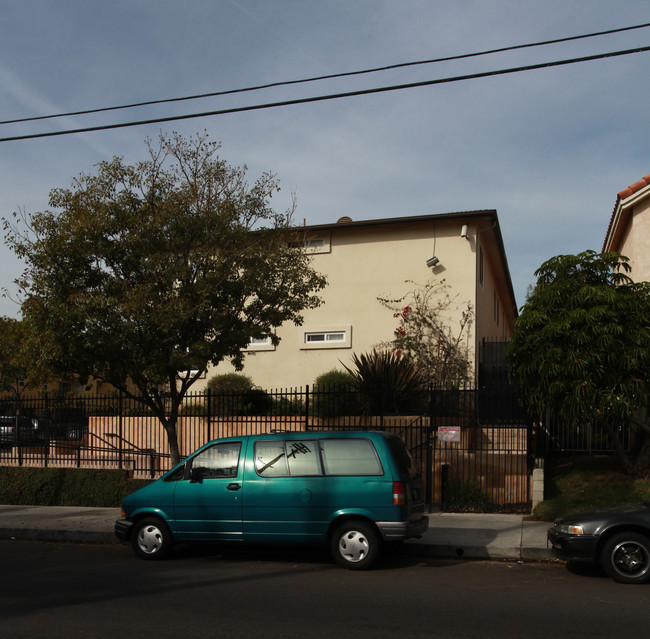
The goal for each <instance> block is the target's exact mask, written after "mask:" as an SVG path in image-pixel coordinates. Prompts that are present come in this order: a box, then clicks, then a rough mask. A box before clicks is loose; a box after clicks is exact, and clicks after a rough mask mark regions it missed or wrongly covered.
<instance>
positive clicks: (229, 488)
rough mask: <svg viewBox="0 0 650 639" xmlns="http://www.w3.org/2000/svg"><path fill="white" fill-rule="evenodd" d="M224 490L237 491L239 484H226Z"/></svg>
mask: <svg viewBox="0 0 650 639" xmlns="http://www.w3.org/2000/svg"><path fill="white" fill-rule="evenodd" d="M226 488H227V489H228V490H239V489H240V488H241V484H237V483H234V484H228V485H227V486H226Z"/></svg>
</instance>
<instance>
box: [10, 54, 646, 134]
mask: <svg viewBox="0 0 650 639" xmlns="http://www.w3.org/2000/svg"><path fill="white" fill-rule="evenodd" d="M646 51H650V46H648V47H638V48H636V49H627V50H625V51H611V52H609V53H599V54H596V55H590V56H583V57H580V58H570V59H566V60H556V61H554V62H542V63H539V64H530V65H527V66H522V67H514V68H510V69H498V70H496V71H485V72H483V73H473V74H470V75H460V76H454V77H449V78H438V79H436V80H424V81H420V82H410V83H408V84H397V85H392V86H385V87H377V88H374V89H361V90H358V91H347V92H344V93H332V94H329V95H320V96H313V97H310V98H299V99H295V100H283V101H281V102H268V103H266V104H256V105H249V106H243V107H233V108H229V109H219V110H216V111H205V112H203V113H190V114H185V115H176V116H168V117H162V118H152V119H149V120H139V121H135V122H121V123H118V124H105V125H100V126H92V127H84V128H80V129H68V130H64V131H49V132H47V133H32V134H29V135H16V136H12V137H5V138H0V142H14V141H17V140H30V139H35V138H46V137H54V136H60V135H71V134H74V133H89V132H92V131H107V130H109V129H123V128H126V127H132V126H142V125H145V124H159V123H162V122H174V121H178V120H189V119H193V118H203V117H210V116H214V115H226V114H228V113H243V112H245V111H259V110H262V109H272V108H277V107H283V106H291V105H296V104H309V103H312V102H324V101H326V100H338V99H341V98H350V97H355V96H360V95H371V94H374V93H386V92H388V91H399V90H403V89H413V88H417V87H426V86H433V85H436V84H448V83H451V82H461V81H464V80H475V79H478V78H488V77H494V76H499V75H507V74H511V73H521V72H523V71H534V70H537V69H550V68H552V67H559V66H566V65H569V64H576V63H578V62H589V61H592V60H602V59H604V58H615V57H620V56H624V55H631V54H633V53H643V52H646Z"/></svg>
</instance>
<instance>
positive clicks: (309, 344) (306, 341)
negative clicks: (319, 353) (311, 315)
mask: <svg viewBox="0 0 650 639" xmlns="http://www.w3.org/2000/svg"><path fill="white" fill-rule="evenodd" d="M351 333H352V327H351V326H333V327H331V328H330V329H326V330H315V329H312V330H306V331H304V332H303V338H302V345H301V348H303V349H310V348H350V347H351V345H352V344H351V339H350V338H351Z"/></svg>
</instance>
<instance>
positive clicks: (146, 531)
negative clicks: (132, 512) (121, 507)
mask: <svg viewBox="0 0 650 639" xmlns="http://www.w3.org/2000/svg"><path fill="white" fill-rule="evenodd" d="M131 543H132V545H133V550H134V551H135V554H136V555H137V556H138V557H140V559H163V558H164V557H166V556H167V555H168V554H169V553H170V551H171V549H172V544H173V539H172V533H171V531H170V530H169V526H167V524H166V523H165V522H164V521H163V520H162V519H160V518H158V517H146V518H145V519H141V520H140V521H138V522H137V523H136V524H135V526H134V528H133V533H132V535H131Z"/></svg>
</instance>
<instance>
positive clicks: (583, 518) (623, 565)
mask: <svg viewBox="0 0 650 639" xmlns="http://www.w3.org/2000/svg"><path fill="white" fill-rule="evenodd" d="M548 541H549V543H550V545H551V547H552V548H553V554H554V555H555V556H556V557H557V558H558V559H563V560H565V561H568V562H584V561H587V562H593V563H597V564H600V565H601V566H602V568H603V569H604V570H605V572H606V573H607V574H608V575H609V576H610V577H612V579H614V580H615V581H619V582H621V583H627V584H639V583H644V582H646V581H649V580H650V503H646V504H643V505H642V506H620V507H617V508H605V509H602V510H593V511H590V512H584V513H576V514H574V515H567V516H566V517H562V518H560V519H558V520H556V522H555V524H554V525H553V527H552V528H549V530H548Z"/></svg>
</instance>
